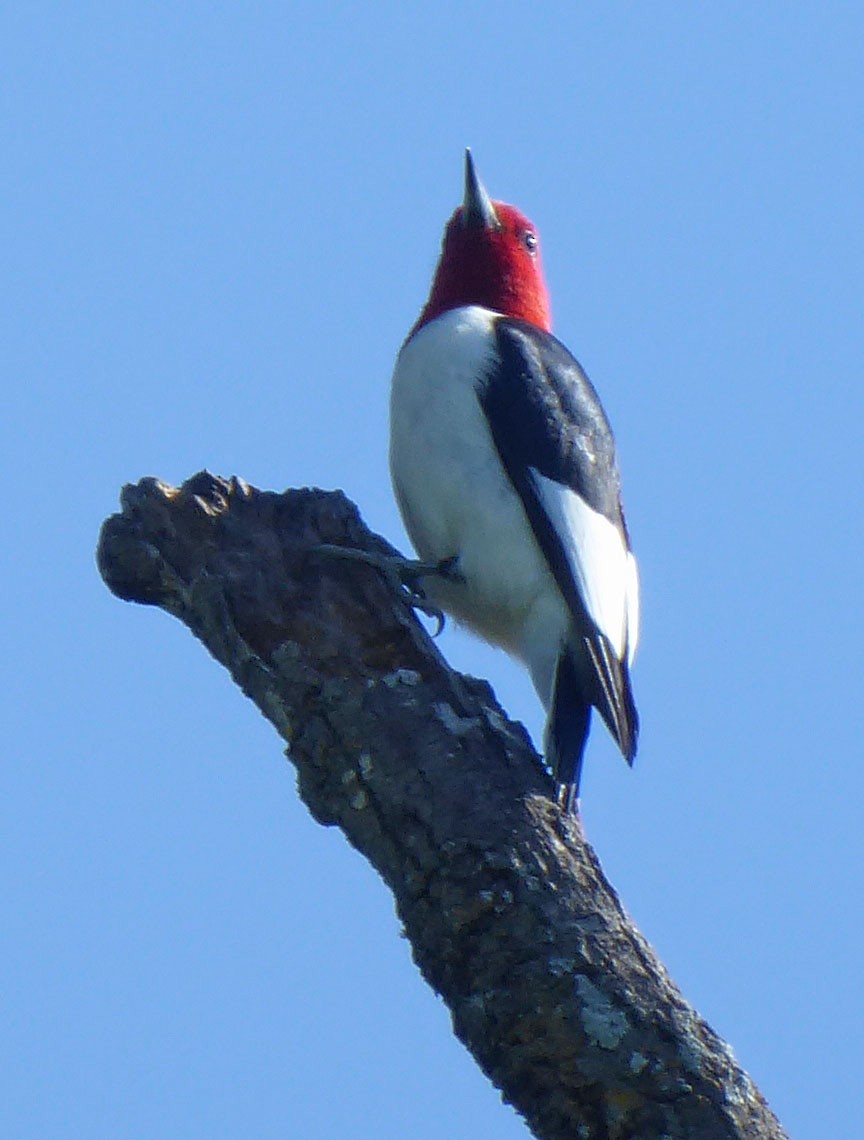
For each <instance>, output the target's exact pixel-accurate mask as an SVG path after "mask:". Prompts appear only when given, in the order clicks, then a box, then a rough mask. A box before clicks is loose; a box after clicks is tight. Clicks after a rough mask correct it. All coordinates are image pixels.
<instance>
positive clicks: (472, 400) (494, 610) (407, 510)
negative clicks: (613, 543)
mask: <svg viewBox="0 0 864 1140" xmlns="http://www.w3.org/2000/svg"><path fill="white" fill-rule="evenodd" d="M494 321H495V314H494V313H492V312H490V310H488V309H483V308H480V307H477V306H469V307H466V308H461V309H455V310H453V311H451V312H449V313H445V314H443V315H442V316H440V317H438V318H437V319H436V320H434V321H431V322H430V323H429V324H428V325H425V326H424V327H423V328H422V329H420V330H419V332H417V333H416V334H415V335H414V336H413V337H412V338H411V340H410V341H408V342H407V343H406V344H405V346H404V347H403V349H402V351H401V352H400V354H399V357H398V359H397V361H396V368H395V371H394V373H393V385H392V391H391V399H390V433H391V434H390V471H391V476H392V479H393V486H394V489H395V492H396V498H397V501H398V503H399V507H400V510H401V511H402V517H403V520H404V522H405V528H406V530H407V531H408V534H409V535H410V537H411V541H412V542H413V543H414V546H415V547H416V549H417V552H418V554H419V555H420V557H421V558H422V559H424V560H428V561H431V562H438V561H440V560H441V559H444V558H450V557H452V556H453V555H456V556H458V559H459V563H458V568H459V570H460V572H461V573H462V575H463V576H464V578H465V584H464V585H461V586H460V585H459V584H453V583H445V582H441V581H435V582H433V581H431V580H430V582H429V592H430V594H431V595H432V596H433V598H434V599H435V601H436V602H438V604H440V605H441V606H442V607H443V608H444V609H446V610H448V611H449V612H450V613H452V614H453V615H454V616H455V617H456V618H457V619H459V620H461V621H463V622H465V624H467V625H469V626H470V627H472V628H473V629H475V630H476V632H477V633H479V634H480V635H481V636H483V637H485V638H486V639H487V640H489V641H492V642H495V643H497V644H500V645H503V646H504V647H505V648H506V649H508V650H510V651H511V652H513V653H516V654H518V655H519V656H521V657H523V658H525V657H526V656H527V652H528V645H527V642H526V639H528V640H530V641H531V642H532V643H533V642H534V641H535V640H536V630H535V627H536V624H537V622H538V620H540V615H541V613H542V615H543V616H542V622H543V625H544V627H545V628H546V630H547V636H548V634H549V632H550V631H551V633H552V645H550V647H549V650H550V653H551V654H552V658H553V659H554V657H555V656H557V653H558V650H559V647H560V644H561V641H562V640H563V639H564V637H565V636H566V631H567V628H568V625H569V619H568V615H567V611H566V606H565V604H564V601H563V598H561V596H560V594H559V592H558V589H557V587H556V586H555V584H554V581H553V579H552V576H551V574H550V573H549V571H548V569H547V567H546V563H545V560H544V559H543V556H542V554H541V552H540V549H539V547H538V546H537V544H536V542H535V540H534V536H533V533H532V532H531V529H530V527H529V525H528V520H527V518H526V516H525V513H524V511H523V508H522V504H521V501H520V500H519V497H518V495H517V494H516V492H515V491H514V490H513V487H512V486H511V484H510V482H509V480H508V478H507V476H506V474H505V472H504V469H503V467H502V465H501V461H500V459H499V458H498V453H497V451H496V450H495V446H494V444H493V442H492V437H491V435H490V433H489V428H488V426H487V423H486V418H485V416H484V414H483V411H482V409H481V407H480V404H479V401H478V398H477V384H478V380H479V378H480V377H481V376H482V375H483V373H484V371H485V370H487V369H488V368H489V367H490V366H491V365H492V362H493V361H494V355H495V351H496V348H495V332H494ZM556 633H557V636H556ZM528 663H529V665H530V664H531V662H530V661H529V662H528ZM533 671H534V670H533V669H532V672H533ZM535 680H536V678H535ZM541 695H542V696H545V694H541Z"/></svg>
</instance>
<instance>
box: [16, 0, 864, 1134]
mask: <svg viewBox="0 0 864 1140" xmlns="http://www.w3.org/2000/svg"><path fill="white" fill-rule="evenodd" d="M862 33H864V15H862V9H861V8H860V5H857V4H852V3H832V2H830V0H829V2H828V3H820V4H815V3H812V4H811V3H797V2H794V0H793V2H792V3H787V4H779V3H774V4H772V3H766V4H761V5H750V4H739V3H728V4H721V5H711V6H709V5H696V4H693V5H681V4H670V3H658V4H651V5H640V4H623V3H616V2H612V3H605V4H594V5H579V6H577V5H573V4H571V3H558V2H555V0H553V2H552V3H549V4H546V5H536V4H533V5H517V4H506V3H505V4H503V5H483V4H470V3H469V4H464V3H462V4H458V5H457V4H452V3H443V4H438V5H435V6H434V8H432V9H431V10H424V9H421V6H419V5H410V4H404V3H401V4H390V3H382V4H378V5H359V4H342V5H339V4H327V3H323V4H322V3H320V2H319V3H315V4H311V3H310V4H287V5H286V4H275V3H246V4H243V5H239V4H231V3H228V4H226V5H223V6H221V8H220V9H219V10H218V11H217V10H215V9H214V8H213V7H212V6H210V5H204V4H197V3H184V4H164V3H151V4H146V5H145V4H107V3H106V4H88V3H86V2H84V3H81V4H76V5H74V6H73V5H61V4H52V3H45V4H22V3H18V4H15V3H13V4H11V5H7V6H6V7H5V8H4V11H3V14H2V15H0V56H2V58H0V64H2V69H0V74H2V77H3V78H2V89H3V91H2V100H0V128H2V137H3V139H4V143H3V150H4V177H3V180H2V188H0V227H2V235H0V236H2V247H3V265H4V271H3V273H2V275H0V290H2V298H0V301H2V305H0V314H2V316H0V320H2V324H3V335H2V338H0V345H2V347H0V360H2V368H3V396H2V416H0V455H2V461H3V469H4V472H5V487H6V492H5V502H6V508H5V512H4V513H5V521H4V528H3V529H4V540H3V543H2V552H3V564H4V580H5V589H4V590H3V593H2V600H0V606H2V625H3V629H4V634H5V644H6V652H5V653H4V654H3V660H2V666H0V668H2V686H0V711H2V724H3V729H4V735H5V739H6V747H5V750H4V751H5V762H4V763H3V764H2V765H0V898H2V900H3V912H4V913H3V927H4V935H3V937H2V939H0V977H2V988H3V995H4V996H3V1007H4V1009H3V1016H2V1019H0V1050H2V1054H3V1056H4V1057H5V1058H6V1060H5V1063H4V1066H3V1073H2V1076H0V1086H2V1085H5V1086H6V1087H5V1088H2V1089H0V1093H2V1095H0V1133H2V1135H4V1136H8V1137H10V1138H14V1140H36V1138H38V1140H44V1138H45V1137H51V1138H52V1140H63V1138H66V1137H70V1138H71V1137H76V1138H77V1137H80V1136H87V1137H88V1138H89V1140H101V1138H103V1137H104V1138H108V1137H111V1138H112V1140H113V1138H114V1137H117V1136H122V1137H124V1138H136V1137H142V1138H143V1137H147V1138H149V1137H153V1136H159V1137H170V1138H173V1137H183V1138H184V1140H190V1138H196V1137H207V1138H208V1140H209V1138H212V1137H226V1138H229V1137H240V1136H244V1137H245V1136H249V1135H254V1136H256V1137H258V1138H259V1140H269V1138H270V1137H273V1138H276V1137H280V1138H281V1137H285V1136H302V1137H304V1138H306V1140H326V1138H330V1137H333V1136H336V1135H350V1136H352V1137H354V1138H356V1140H373V1138H374V1140H388V1138H391V1137H393V1138H395V1137H403V1136H406V1135H410V1136H412V1137H417V1138H418V1140H426V1138H427V1137H429V1138H431V1137H439V1136H441V1135H447V1136H448V1137H450V1138H451V1140H462V1138H464V1140H469V1138H470V1140H474V1138H476V1137H478V1136H486V1135H496V1136H497V1137H500V1138H501V1140H504V1138H510V1137H513V1138H514V1140H515V1138H517V1137H524V1136H527V1129H526V1128H525V1127H524V1125H523V1124H522V1123H521V1122H520V1121H519V1120H518V1118H517V1117H516V1116H515V1115H514V1114H513V1113H512V1111H511V1110H510V1109H508V1108H506V1107H504V1106H502V1105H501V1103H500V1099H499V1097H498V1095H497V1094H496V1093H495V1091H494V1090H493V1089H492V1088H491V1086H489V1085H488V1084H487V1082H486V1081H485V1078H484V1077H483V1076H482V1075H481V1074H480V1073H479V1070H477V1069H476V1067H475V1066H474V1064H473V1062H472V1061H471V1059H470V1058H469V1057H468V1055H467V1054H466V1053H465V1052H464V1050H463V1049H462V1048H461V1046H459V1045H458V1044H457V1043H456V1042H455V1041H454V1040H453V1039H452V1037H451V1034H450V1032H449V1026H448V1018H447V1014H446V1011H445V1010H444V1009H443V1007H442V1006H441V1005H440V1003H439V1002H438V1001H437V999H436V998H435V997H434V996H433V995H432V994H431V992H429V991H428V990H427V989H426V987H425V985H424V984H423V983H422V981H421V979H420V977H419V975H418V974H417V972H416V970H415V968H414V967H413V965H412V963H411V961H410V954H409V949H408V946H407V944H406V942H405V941H404V939H402V938H400V932H399V924H398V922H397V920H396V918H395V916H394V914H393V909H392V905H391V902H390V899H389V897H388V895H387V893H386V891H385V890H384V888H383V886H382V885H381V883H380V882H379V881H378V880H377V879H376V877H375V875H374V874H373V872H372V871H371V870H370V869H369V868H368V867H367V866H366V865H365V864H364V863H363V861H362V860H361V859H360V858H359V856H357V855H356V854H355V853H354V852H353V851H351V850H350V849H349V848H348V846H347V844H346V843H345V841H344V840H343V839H342V837H341V835H340V834H339V833H338V832H336V831H333V830H325V829H322V828H320V827H318V826H317V825H315V824H314V823H313V822H312V821H311V819H310V818H309V817H308V815H307V813H306V811H305V809H303V808H302V806H301V805H300V804H299V802H298V800H297V797H296V794H295V791H294V778H293V772H292V769H291V768H290V766H289V764H288V763H286V761H285V760H284V759H283V756H282V751H281V747H280V742H279V740H278V739H277V737H276V735H275V733H274V732H273V731H272V729H271V728H270V727H269V725H267V724H266V722H264V721H263V719H262V718H261V717H260V716H259V714H258V713H257V712H256V710H255V709H254V708H253V707H252V706H251V705H250V704H249V703H248V702H246V701H245V700H244V698H243V697H242V696H241V695H240V693H239V692H238V691H237V690H236V689H235V688H234V687H233V685H232V684H231V683H230V681H229V680H228V678H227V675H225V674H224V673H223V672H222V671H221V669H220V668H219V667H218V666H217V665H216V664H215V663H214V662H213V661H212V660H211V659H210V658H209V657H208V656H207V655H206V653H205V652H204V651H203V650H202V649H201V648H200V647H199V646H198V645H197V644H196V643H195V642H194V641H193V639H192V638H191V636H190V635H189V634H188V633H186V631H185V630H183V629H182V628H181V627H180V626H179V625H178V624H177V623H176V622H174V621H172V620H170V619H169V618H167V617H166V616H165V615H163V614H161V613H158V612H156V611H152V610H144V609H140V608H136V607H132V606H129V605H124V604H121V603H120V602H118V601H116V600H115V599H114V598H112V597H111V596H110V595H109V594H108V592H107V591H106V590H105V589H104V587H103V586H102V585H101V583H100V581H99V579H98V576H97V574H96V570H95V566H94V562H93V550H94V547H95V543H96V537H97V532H98V527H99V524H100V522H101V520H102V518H104V517H105V516H106V515H107V514H109V513H111V512H112V511H113V510H114V509H115V506H116V503H117V493H118V490H119V488H120V486H121V484H122V483H124V482H127V481H134V480H137V479H138V478H140V477H142V476H144V475H157V476H160V477H162V478H164V479H166V480H168V481H172V482H179V481H181V480H182V479H183V478H185V477H186V476H188V475H190V474H192V473H193V472H195V471H197V470H199V469H200V468H202V467H205V466H206V467H208V468H210V469H211V470H214V471H216V472H219V473H221V474H225V475H230V474H232V473H237V474H240V475H242V476H243V477H245V478H246V479H248V480H249V481H250V482H253V483H255V484H257V485H258V486H261V487H265V488H271V489H277V490H279V489H282V488H284V487H288V486H302V485H318V486H322V487H328V488H331V487H342V488H344V489H345V491H346V492H347V493H348V494H349V495H350V496H351V497H352V498H354V499H355V500H356V501H357V503H358V504H359V505H360V508H361V510H362V512H363V514H364V516H365V518H366V520H367V521H368V523H369V524H370V525H371V526H372V527H373V528H375V529H377V530H379V531H380V532H382V533H383V534H385V535H387V536H388V537H389V538H390V539H392V540H394V541H396V542H397V544H399V545H403V546H404V545H405V537H404V533H403V531H402V529H401V524H400V522H399V518H398V514H397V511H396V509H395V507H394V504H393V501H392V498H391V495H390V489H389V479H388V473H387V462H386V435H387V398H388V382H389V374H390V370H391V368H392V362H393V359H394V356H395V353H396V351H397V349H398V346H399V344H400V342H401V340H402V338H403V336H404V335H405V333H406V331H407V330H408V328H409V327H410V325H411V324H412V322H413V320H414V319H415V316H416V313H417V311H418V309H419V307H420V305H421V303H422V301H423V300H424V296H425V291H426V289H427V287H428V282H429V278H430V274H431V271H432V268H433V266H434V262H435V258H436V254H437V250H438V243H439V240H440V233H441V229H442V227H443V224H444V221H445V219H446V217H447V216H448V214H449V212H450V211H451V210H452V208H453V207H454V206H455V205H456V203H457V201H458V199H459V195H460V185H461V164H462V150H463V148H464V146H465V145H466V144H470V145H471V146H472V147H473V149H474V153H475V156H476V159H477V163H478V166H479V169H480V172H481V174H482V176H483V178H484V180H485V182H486V184H487V186H488V187H489V189H490V191H491V193H492V194H493V196H494V197H498V198H503V199H505V200H509V201H512V202H514V203H516V204H518V205H519V206H520V207H521V208H522V209H524V210H525V211H526V212H527V213H528V215H529V216H530V217H532V218H533V220H534V221H535V222H536V223H537V225H538V226H539V228H540V231H541V234H542V236H543V241H544V261H545V265H546V270H547V275H548V278H549V285H550V289H551V293H552V300H553V309H554V316H555V328H556V331H557V333H558V335H559V336H561V338H562V339H563V340H564V341H565V343H567V344H568V345H569V347H570V348H571V349H572V350H573V351H574V352H575V354H576V355H577V356H578V357H579V358H580V360H581V361H582V363H583V365H584V366H585V367H586V369H587V370H588V372H589V374H590V375H591V377H592V379H593V380H594V382H595V384H596V386H597V387H598V389H599V390H600V392H601V395H602V397H603V400H604V403H605V405H606V408H607V411H608V413H609V415H610V418H611V419H612V422H613V425H614V426H615V429H616V433H617V436H618V441H619V446H620V452H621V462H622V466H623V471H624V480H625V501H626V506H627V511H628V519H629V522H630V527H631V532H632V537H633V541H634V544H635V547H636V550H637V554H638V556H639V559H640V565H641V570H642V580H643V596H644V626H643V640H642V648H641V651H640V658H639V661H638V663H637V667H636V672H635V686H636V696H637V701H638V703H639V707H640V711H641V715H642V722H643V735H642V744H641V752H640V756H639V758H638V761H637V765H636V768H635V770H634V771H633V772H629V771H628V770H627V769H626V767H625V765H623V764H622V763H621V761H620V759H619V758H618V757H617V755H616V754H615V752H614V750H613V747H612V745H611V743H610V741H609V740H608V738H606V737H605V736H604V734H603V733H602V732H600V731H597V732H595V734H594V736H593V738H592V741H591V744H590V747H589V754H588V759H587V765H586V775H585V780H584V784H583V802H584V813H585V820H586V826H587V830H588V834H589V837H590V839H591V840H592V842H593V843H594V845H595V847H596V849H597V851H598V853H599V855H600V857H601V859H602V861H603V864H604V867H605V868H606V871H607V873H608V874H609V876H610V878H611V879H612V881H613V883H614V884H615V885H616V887H617V889H618V890H619V892H620V894H621V896H622V899H623V901H624V903H625V905H626V906H627V907H628V909H629V910H630V912H631V913H632V914H633V915H634V917H635V919H636V920H637V922H638V923H639V925H640V927H641V928H642V930H643V931H644V933H645V934H646V936H647V937H648V938H649V939H650V940H651V941H652V942H653V943H654V945H655V946H656V947H657V949H658V951H659V953H660V954H661V956H662V957H663V959H664V960H665V962H666V964H667V965H668V967H669V969H670V971H671V973H672V975H673V977H674V978H675V979H676V980H677V982H678V983H679V985H680V986H681V988H682V989H683V991H684V993H685V994H686V995H687V997H688V998H689V999H690V1000H691V1001H693V1002H694V1004H695V1005H696V1006H697V1008H698V1009H699V1010H700V1011H701V1013H702V1014H703V1015H704V1016H705V1017H706V1018H707V1019H708V1020H709V1021H710V1022H711V1024H712V1025H713V1026H714V1027H715V1029H716V1030H717V1031H718V1032H719V1033H721V1034H722V1035H723V1036H724V1037H725V1038H726V1039H727V1040H728V1041H729V1042H730V1043H731V1044H732V1046H733V1048H734V1049H735V1051H736V1053H737V1054H738V1056H739V1058H740V1060H741V1062H742V1063H743V1064H744V1065H745V1067H746V1068H747V1069H748V1070H749V1071H750V1073H751V1074H752V1076H753V1077H754V1079H755V1080H756V1081H757V1083H758V1084H759V1085H760V1087H761V1088H762V1090H763V1091H764V1092H765V1094H766V1096H767V1097H768V1098H769V1100H770V1102H771V1104H772V1106H773V1107H774V1109H775V1110H776V1111H777V1113H778V1115H779V1116H780V1117H781V1119H782V1120H783V1121H784V1123H785V1125H786V1126H787V1128H788V1129H789V1131H790V1133H791V1134H792V1135H794V1136H796V1137H800V1138H803V1137H806V1136H813V1137H816V1136H830V1135H842V1134H845V1133H846V1132H847V1131H848V1122H849V1121H850V1120H855V1119H860V1118H861V1117H862V1114H864V1103H862V1091H861V1090H862V1082H861V1064H862V1060H864V1057H862V1046H861V1034H860V1025H861V1019H862V1017H864V995H862V988H861V985H860V943H861V937H862V931H861V914H860V910H861V900H862V898H864V881H862V880H864V874H862V855H864V829H862V827H861V822H860V804H861V802H862V799H864V766H862V729H864V702H862V697H861V674H862V668H861V658H860V645H861V642H862V633H864V622H862V602H861V585H860V576H861V561H862V545H864V544H862V521H861V520H862V509H864V502H862V472H864V465H862V423H864V399H862V394H861V360H862V356H864V337H862V320H861V316H862V312H861V310H862V297H864V257H862V253H864V250H862V244H864V243H862V217H861V211H862V206H861V203H862V201H864V185H862V183H864V177H862V175H864V159H862V150H861V126H862V106H864V103H862V95H864V90H862V88H864V82H862V78H861V76H862V70H861V52H862V47H864V36H862ZM442 644H443V646H444V649H445V652H446V653H447V655H448V657H449V659H450V660H451V662H452V663H453V664H454V665H456V666H458V667H460V668H462V669H464V670H466V671H469V672H473V673H475V674H478V675H483V676H487V677H489V678H490V680H491V681H492V683H493V685H494V686H495V689H496V691H497V693H498V695H499V697H500V699H501V700H502V701H503V703H504V704H505V706H506V707H507V708H508V710H509V711H510V712H511V713H513V714H514V715H516V716H519V717H520V718H522V719H524V721H525V723H526V724H527V725H528V726H529V728H530V729H531V731H532V733H534V735H535V738H537V736H538V735H539V732H540V730H541V727H542V722H541V716H540V710H539V708H538V706H537V703H536V701H535V698H534V695H533V692H532V690H531V686H530V683H529V681H528V679H527V677H526V676H525V675H524V674H523V673H522V671H521V670H520V669H518V668H517V667H516V666H515V665H513V664H512V663H511V662H509V661H508V660H507V659H506V658H505V657H504V656H502V655H501V654H500V653H498V652H495V651H492V650H489V649H486V648H484V647H483V646H480V645H479V644H478V643H476V642H474V641H473V640H471V639H470V638H468V637H467V636H464V635H461V634H460V633H458V631H453V630H452V629H451V630H448V631H447V632H446V633H445V635H444V637H443V638H442Z"/></svg>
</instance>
